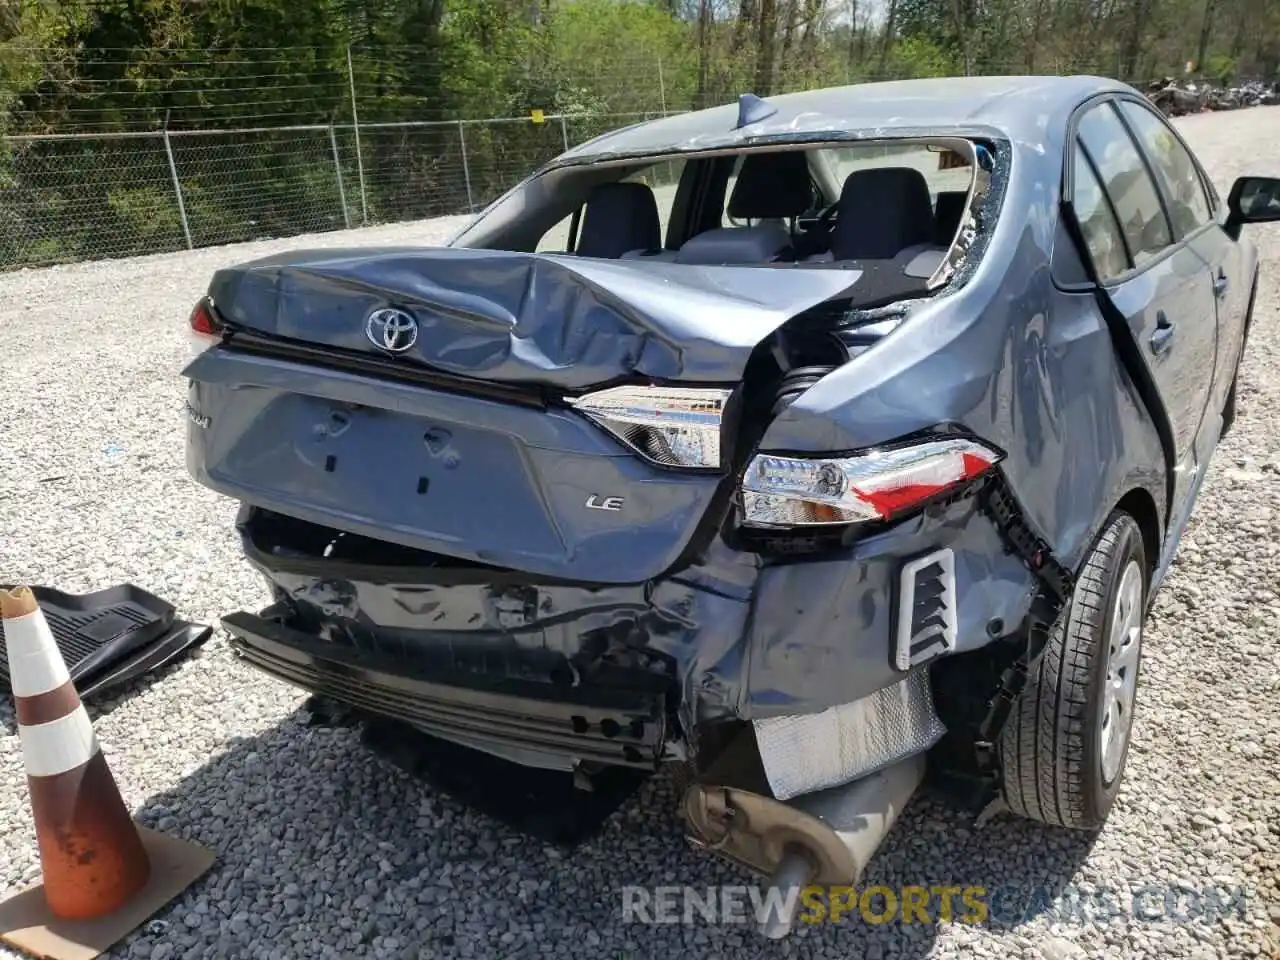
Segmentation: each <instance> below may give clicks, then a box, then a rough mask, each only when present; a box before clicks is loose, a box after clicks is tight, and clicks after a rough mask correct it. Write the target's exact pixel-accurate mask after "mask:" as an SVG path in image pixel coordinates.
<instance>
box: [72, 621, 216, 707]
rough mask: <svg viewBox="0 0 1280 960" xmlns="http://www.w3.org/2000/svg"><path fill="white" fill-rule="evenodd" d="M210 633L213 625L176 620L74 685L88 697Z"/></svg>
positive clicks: (157, 665)
mask: <svg viewBox="0 0 1280 960" xmlns="http://www.w3.org/2000/svg"><path fill="white" fill-rule="evenodd" d="M212 635H213V627H209V626H205V625H204V624H203V623H188V622H187V621H185V620H176V621H174V625H173V629H172V630H170V631H169V632H168V633H166V634H165V635H164V636H163V637H161V638H160V639H159V640H157V641H156V642H155V643H152V644H150V645H149V646H146V647H143V648H142V649H141V650H135V651H134V652H133V654H132V655H131V656H129V657H128V658H127V659H125V660H123V661H121V662H119V663H112V664H110V665H109V666H107V667H105V668H103V669H102V670H101V671H99V672H96V673H94V674H93V675H92V676H90V677H88V678H87V679H86V680H81V681H77V683H76V689H77V690H78V691H79V692H80V696H81V697H83V698H85V699H91V698H93V697H96V696H98V695H99V694H101V693H106V692H107V691H108V690H113V689H115V688H116V687H119V686H122V685H124V684H126V683H128V682H129V681H130V680H134V679H136V678H137V677H141V676H143V675H144V674H147V673H152V672H153V671H156V670H159V669H160V668H161V667H164V666H167V665H168V664H170V663H172V662H173V661H174V660H176V659H178V657H180V656H182V654H184V653H186V652H187V651H188V650H194V649H195V648H196V647H198V646H200V645H201V644H202V643H204V642H205V641H206V640H208V639H209V637H210V636H212Z"/></svg>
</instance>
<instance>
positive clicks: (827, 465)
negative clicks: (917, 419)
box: [742, 439, 1001, 527]
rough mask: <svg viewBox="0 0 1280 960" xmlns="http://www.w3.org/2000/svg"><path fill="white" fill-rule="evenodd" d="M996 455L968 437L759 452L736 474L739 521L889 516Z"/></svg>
mask: <svg viewBox="0 0 1280 960" xmlns="http://www.w3.org/2000/svg"><path fill="white" fill-rule="evenodd" d="M1000 458H1001V455H1000V454H999V453H998V452H997V451H995V450H993V449H991V448H990V447H988V446H986V445H984V444H981V443H978V442H977V441H974V440H961V439H949V440H926V441H924V442H921V443H916V444H911V445H909V446H903V447H897V448H894V449H892V450H873V451H869V452H867V453H864V454H859V455H857V456H852V457H839V458H833V459H810V458H807V457H805V458H801V457H781V456H775V455H773V454H760V455H759V456H757V457H755V458H754V459H753V460H752V461H751V463H750V465H748V467H747V472H746V474H745V476H744V477H743V479H742V510H743V523H744V524H745V525H746V526H750V527H797V526H815V525H826V524H847V523H858V522H861V521H866V520H891V519H893V518H894V517H897V516H901V515H902V514H904V513H909V512H910V511H912V510H914V509H915V508H917V507H919V506H920V505H921V504H923V503H924V502H926V501H928V500H930V499H932V498H933V497H936V496H938V495H939V494H942V493H945V492H946V491H947V490H948V489H950V488H953V487H957V486H959V485H960V484H963V483H966V482H967V481H969V480H973V479H974V478H976V477H979V476H981V475H982V474H984V473H986V472H987V471H988V470H990V469H991V468H992V467H993V466H995V465H996V464H997V463H998V462H999V461H1000Z"/></svg>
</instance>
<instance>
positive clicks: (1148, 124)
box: [1120, 100, 1213, 237]
mask: <svg viewBox="0 0 1280 960" xmlns="http://www.w3.org/2000/svg"><path fill="white" fill-rule="evenodd" d="M1120 112H1121V113H1123V114H1124V116H1125V119H1126V120H1128V121H1129V125H1130V126H1131V127H1132V128H1133V132H1134V134H1135V135H1136V136H1137V138H1138V141H1139V142H1140V143H1141V144H1142V148H1143V151H1144V152H1145V153H1146V155H1147V159H1148V160H1150V161H1151V166H1152V167H1154V168H1155V174H1156V176H1157V177H1158V178H1159V179H1160V181H1161V183H1162V185H1163V186H1164V189H1165V195H1166V196H1167V197H1168V198H1169V219H1171V220H1172V221H1173V229H1174V231H1175V232H1176V233H1177V234H1178V236H1180V237H1181V236H1186V235H1187V234H1188V233H1191V232H1192V231H1193V230H1196V229H1197V228H1199V227H1201V226H1203V225H1204V224H1206V223H1208V222H1209V221H1210V220H1211V219H1213V215H1212V213H1211V212H1210V210H1211V208H1210V205H1209V198H1208V196H1206V194H1205V190H1204V181H1203V180H1201V179H1200V172H1199V171H1198V170H1197V169H1196V165H1195V161H1193V160H1192V159H1191V156H1190V154H1188V153H1187V149H1186V147H1184V146H1183V145H1182V144H1181V143H1180V142H1179V141H1178V138H1177V137H1175V136H1174V135H1173V131H1171V130H1170V129H1169V127H1168V125H1166V124H1165V122H1164V121H1163V120H1161V119H1160V118H1159V117H1157V116H1156V115H1155V114H1154V113H1152V112H1151V111H1150V110H1148V109H1147V108H1146V107H1144V106H1142V105H1141V104H1139V103H1135V102H1133V101H1132V100H1126V101H1124V102H1122V103H1121V105H1120Z"/></svg>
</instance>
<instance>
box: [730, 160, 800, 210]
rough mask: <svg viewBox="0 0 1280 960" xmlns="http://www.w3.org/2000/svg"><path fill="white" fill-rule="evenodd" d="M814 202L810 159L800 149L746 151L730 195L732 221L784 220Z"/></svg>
mask: <svg viewBox="0 0 1280 960" xmlns="http://www.w3.org/2000/svg"><path fill="white" fill-rule="evenodd" d="M812 205H813V189H812V187H811V186H810V178H809V160H808V158H807V157H806V156H805V154H804V153H803V152H802V151H798V150H792V151H789V152H787V153H748V154H747V155H746V156H745V157H743V158H742V166H741V167H740V168H739V169H738V179H737V181H736V182H735V183H734V185H733V193H732V194H730V196H729V205H728V209H727V213H728V214H729V216H731V217H733V219H735V220H786V219H789V218H790V217H798V216H800V214H802V213H804V212H805V211H806V210H808V209H809V207H810V206H812Z"/></svg>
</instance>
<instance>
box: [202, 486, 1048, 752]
mask: <svg viewBox="0 0 1280 960" xmlns="http://www.w3.org/2000/svg"><path fill="white" fill-rule="evenodd" d="M253 512H254V511H253V509H252V508H249V507H246V508H244V510H243V511H242V514H241V522H240V531H241V536H242V541H243V544H244V550H245V554H246V556H247V557H248V559H249V560H250V562H251V563H252V564H253V565H254V566H255V567H257V568H258V569H259V570H260V571H261V572H262V573H263V574H264V575H265V576H266V577H267V579H268V580H269V581H270V583H271V585H272V587H273V590H274V593H275V596H276V599H277V601H278V603H277V606H276V614H275V619H276V622H275V623H272V622H270V621H269V620H265V619H263V618H254V617H251V616H249V615H247V614H235V615H233V616H231V617H228V618H227V619H226V620H225V621H224V622H225V624H226V626H227V629H228V630H229V631H230V632H231V633H232V635H233V637H234V643H235V644H236V646H237V647H238V648H239V649H240V650H241V652H242V653H243V654H244V655H245V656H246V658H247V659H249V660H250V662H252V663H254V664H255V665H256V666H258V667H261V668H262V669H264V670H267V671H268V672H269V673H272V674H273V675H275V676H278V677H280V678H281V679H284V680H287V681H289V682H292V683H294V684H296V685H298V686H302V687H304V688H306V689H309V690H312V691H314V692H317V693H321V694H324V695H326V696H330V697H333V698H334V699H337V700H339V701H343V702H346V703H350V704H352V705H354V706H357V707H359V708H361V709H367V710H370V711H372V712H375V713H381V714H384V715H388V716H393V717H396V718H398V719H403V720H406V721H409V722H413V723H415V725H418V726H420V727H422V728H423V729H428V730H432V729H434V730H437V731H439V732H441V734H442V735H450V736H455V735H459V734H466V735H467V736H468V737H490V738H497V739H498V740H503V739H504V738H505V742H507V743H516V744H519V745H521V746H523V747H527V748H529V749H546V750H548V751H551V752H560V751H564V750H568V751H572V752H574V753H575V754H576V755H578V756H581V757H584V758H587V757H590V758H594V759H599V760H601V761H604V762H611V763H627V764H639V765H649V764H652V763H653V762H654V761H655V760H656V759H658V758H659V755H660V752H661V749H662V743H663V738H664V737H665V736H667V734H668V733H669V732H670V727H669V726H668V727H666V728H665V729H664V726H663V716H664V715H665V716H667V717H671V718H675V719H676V720H677V721H678V723H679V726H680V728H681V729H682V731H683V732H684V734H686V735H689V734H691V733H692V731H693V730H694V728H695V727H697V726H698V725H700V724H703V723H707V722H718V721H722V720H745V721H753V720H761V719H765V718H769V717H779V716H789V715H795V714H808V713H816V712H819V711H821V710H825V709H827V708H829V707H835V706H840V705H842V704H847V703H849V702H850V701H853V700H857V699H859V698H861V697H864V696H866V695H868V694H871V693H874V692H875V691H878V690H881V689H883V688H885V687H887V686H889V685H891V684H895V683H898V682H899V681H901V680H902V679H903V677H904V676H905V675H906V674H905V673H904V672H903V671H902V670H900V669H898V666H897V664H896V663H895V637H896V636H897V635H898V629H897V628H898V620H899V618H900V617H901V615H902V612H901V609H900V600H901V591H902V589H903V587H902V584H903V576H904V571H906V572H908V573H909V572H911V571H912V570H913V569H915V567H914V566H913V564H912V561H915V560H918V559H919V558H921V557H924V556H927V555H929V554H930V553H931V552H934V551H937V550H939V549H944V550H946V551H948V552H949V554H950V568H951V571H952V572H953V575H954V585H953V587H952V588H951V602H952V604H953V608H952V609H951V610H950V611H949V617H950V627H951V630H952V633H953V640H954V643H953V645H952V646H951V650H952V651H953V652H957V653H959V652H964V651H966V650H970V649H974V648H977V647H981V646H983V645H985V644H986V643H989V642H990V641H991V639H992V638H993V637H995V636H999V635H1002V633H1003V634H1009V633H1012V632H1014V631H1016V630H1017V629H1018V628H1019V627H1020V625H1021V624H1022V622H1023V620H1024V618H1025V616H1026V614H1027V610H1028V607H1029V605H1030V600H1031V596H1032V594H1033V592H1034V588H1035V576H1034V574H1032V573H1031V572H1030V571H1029V570H1028V569H1027V567H1026V566H1025V565H1024V564H1023V563H1022V562H1021V561H1020V560H1019V559H1018V558H1017V557H1016V556H1014V555H1012V554H1010V553H1009V552H1007V551H1006V549H1005V547H1004V544H1003V541H1002V539H1001V536H1000V534H999V532H998V531H997V529H996V528H995V526H994V525H993V524H992V523H991V521H990V520H989V519H988V518H987V517H986V516H985V515H984V514H983V513H982V512H981V510H980V509H979V507H978V504H977V502H976V500H974V499H973V498H966V499H962V500H959V501H956V502H953V503H950V504H946V505H940V506H937V507H933V508H930V509H929V510H928V511H927V512H926V513H924V514H922V515H921V516H919V517H916V518H914V519H912V520H909V521H907V522H905V523H902V524H899V525H897V526H895V527H894V528H892V529H891V530H888V531H886V532H883V533H881V534H878V535H876V536H871V537H867V538H865V539H863V540H861V541H858V542H857V543H855V544H853V545H852V546H849V547H848V548H845V549H843V550H840V551H838V552H837V553H835V554H826V555H824V556H823V557H822V558H821V559H816V558H806V559H803V560H796V561H793V562H786V563H783V562H777V561H767V560H765V559H764V558H762V557H761V556H760V555H758V554H756V553H753V552H751V551H749V550H746V549H741V548H740V547H741V545H739V548H737V549H735V548H734V547H733V546H731V545H730V544H729V543H727V542H726V541H725V540H724V539H722V538H721V537H719V536H717V537H716V538H715V539H714V540H713V542H712V543H711V544H710V545H709V547H708V549H706V550H705V551H704V552H703V554H702V556H703V560H702V562H700V563H698V564H696V565H692V566H689V567H686V568H684V569H682V570H680V571H678V572H674V573H672V574H670V575H668V576H666V577H663V578H659V579H656V580H651V581H646V582H644V583H639V584H618V585H614V584H609V585H596V584H577V583H568V582H564V581H540V580H538V579H537V578H535V577H531V576H529V575H527V574H520V573H517V572H514V571H502V570H494V569H490V568H484V567H459V568H451V567H443V566H440V567H437V566H426V567H398V568H397V567H387V566H371V565H369V564H354V563H348V562H345V561H341V560H334V559H330V558H321V557H301V556H280V555H275V553H273V551H272V550H271V549H270V547H269V546H268V545H267V544H265V543H262V542H255V535H254V532H253V530H252V525H251V524H250V523H249V522H248V520H249V518H250V517H251V516H252V514H253ZM997 627H998V628H999V629H996V628H997ZM914 668H915V669H919V668H920V666H919V665H917V666H916V667H914ZM481 691H483V693H481ZM494 697H497V698H498V699H493V698H494ZM508 697H509V698H510V699H502V698H508ZM477 698H479V699H477ZM588 708H589V709H588ZM584 711H585V712H584ZM481 714H483V716H480V715H481ZM575 717H576V718H577V719H576V720H575V719H574V718H575ZM606 721H609V722H608V723H606ZM480 728H483V729H480ZM605 730H607V731H609V733H608V734H606V733H605ZM566 731H568V732H569V733H572V734H573V736H571V737H569V738H568V739H567V740H566V739H564V736H565V733H566ZM455 738H456V737H455Z"/></svg>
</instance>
